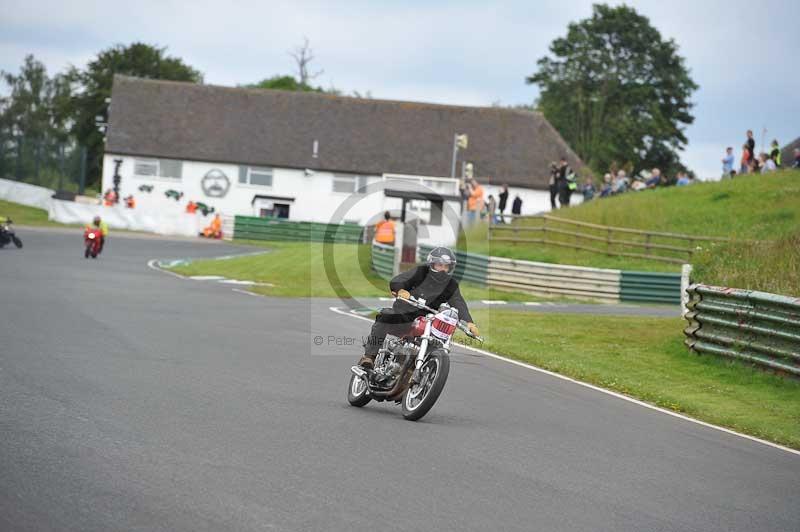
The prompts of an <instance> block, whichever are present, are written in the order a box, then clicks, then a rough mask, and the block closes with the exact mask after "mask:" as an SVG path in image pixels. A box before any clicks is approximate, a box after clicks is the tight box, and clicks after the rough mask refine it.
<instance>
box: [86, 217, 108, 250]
mask: <svg viewBox="0 0 800 532" xmlns="http://www.w3.org/2000/svg"><path fill="white" fill-rule="evenodd" d="M93 228H94V229H100V233H101V234H102V236H103V237H102V238H101V239H100V249H98V251H97V252H98V253H100V252H101V251H103V246H104V245H105V243H106V238H108V224H107V223H105V222H104V221H103V220H101V219H100V217H99V216H95V217H94V220H92V225H87V226H86V229H93Z"/></svg>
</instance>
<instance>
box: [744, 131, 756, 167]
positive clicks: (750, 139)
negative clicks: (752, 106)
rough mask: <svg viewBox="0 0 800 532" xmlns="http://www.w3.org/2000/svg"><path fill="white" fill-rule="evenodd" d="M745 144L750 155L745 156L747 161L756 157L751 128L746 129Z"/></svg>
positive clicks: (754, 140) (754, 141)
mask: <svg viewBox="0 0 800 532" xmlns="http://www.w3.org/2000/svg"><path fill="white" fill-rule="evenodd" d="M745 145H746V146H747V151H748V152H749V154H750V156H749V157H748V158H747V160H748V161H752V160H753V159H755V158H756V151H755V150H756V139H754V138H753V130H752V129H748V130H747V140H746V141H745Z"/></svg>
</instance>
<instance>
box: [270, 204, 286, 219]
mask: <svg viewBox="0 0 800 532" xmlns="http://www.w3.org/2000/svg"><path fill="white" fill-rule="evenodd" d="M272 216H274V217H276V218H289V205H288V204H286V203H276V204H275V206H274V207H273V215H272Z"/></svg>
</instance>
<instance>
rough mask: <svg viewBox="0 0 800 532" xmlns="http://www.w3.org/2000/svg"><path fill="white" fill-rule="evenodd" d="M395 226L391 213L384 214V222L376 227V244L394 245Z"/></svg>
mask: <svg viewBox="0 0 800 532" xmlns="http://www.w3.org/2000/svg"><path fill="white" fill-rule="evenodd" d="M394 235H395V225H394V220H392V219H391V215H390V214H389V211H386V212H385V213H383V221H380V222H378V223H377V224H376V225H375V242H378V243H379V244H387V245H390V246H393V245H394Z"/></svg>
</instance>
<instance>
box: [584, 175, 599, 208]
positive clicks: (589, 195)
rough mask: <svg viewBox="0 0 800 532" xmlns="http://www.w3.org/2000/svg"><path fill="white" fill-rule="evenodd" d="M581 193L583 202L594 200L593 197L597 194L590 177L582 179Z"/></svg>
mask: <svg viewBox="0 0 800 532" xmlns="http://www.w3.org/2000/svg"><path fill="white" fill-rule="evenodd" d="M581 192H582V193H583V201H584V202H586V201H592V200H593V199H594V195H595V194H596V193H597V188H596V187H595V186H594V180H593V179H592V176H587V177H586V179H584V181H583V186H582V187H581Z"/></svg>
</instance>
